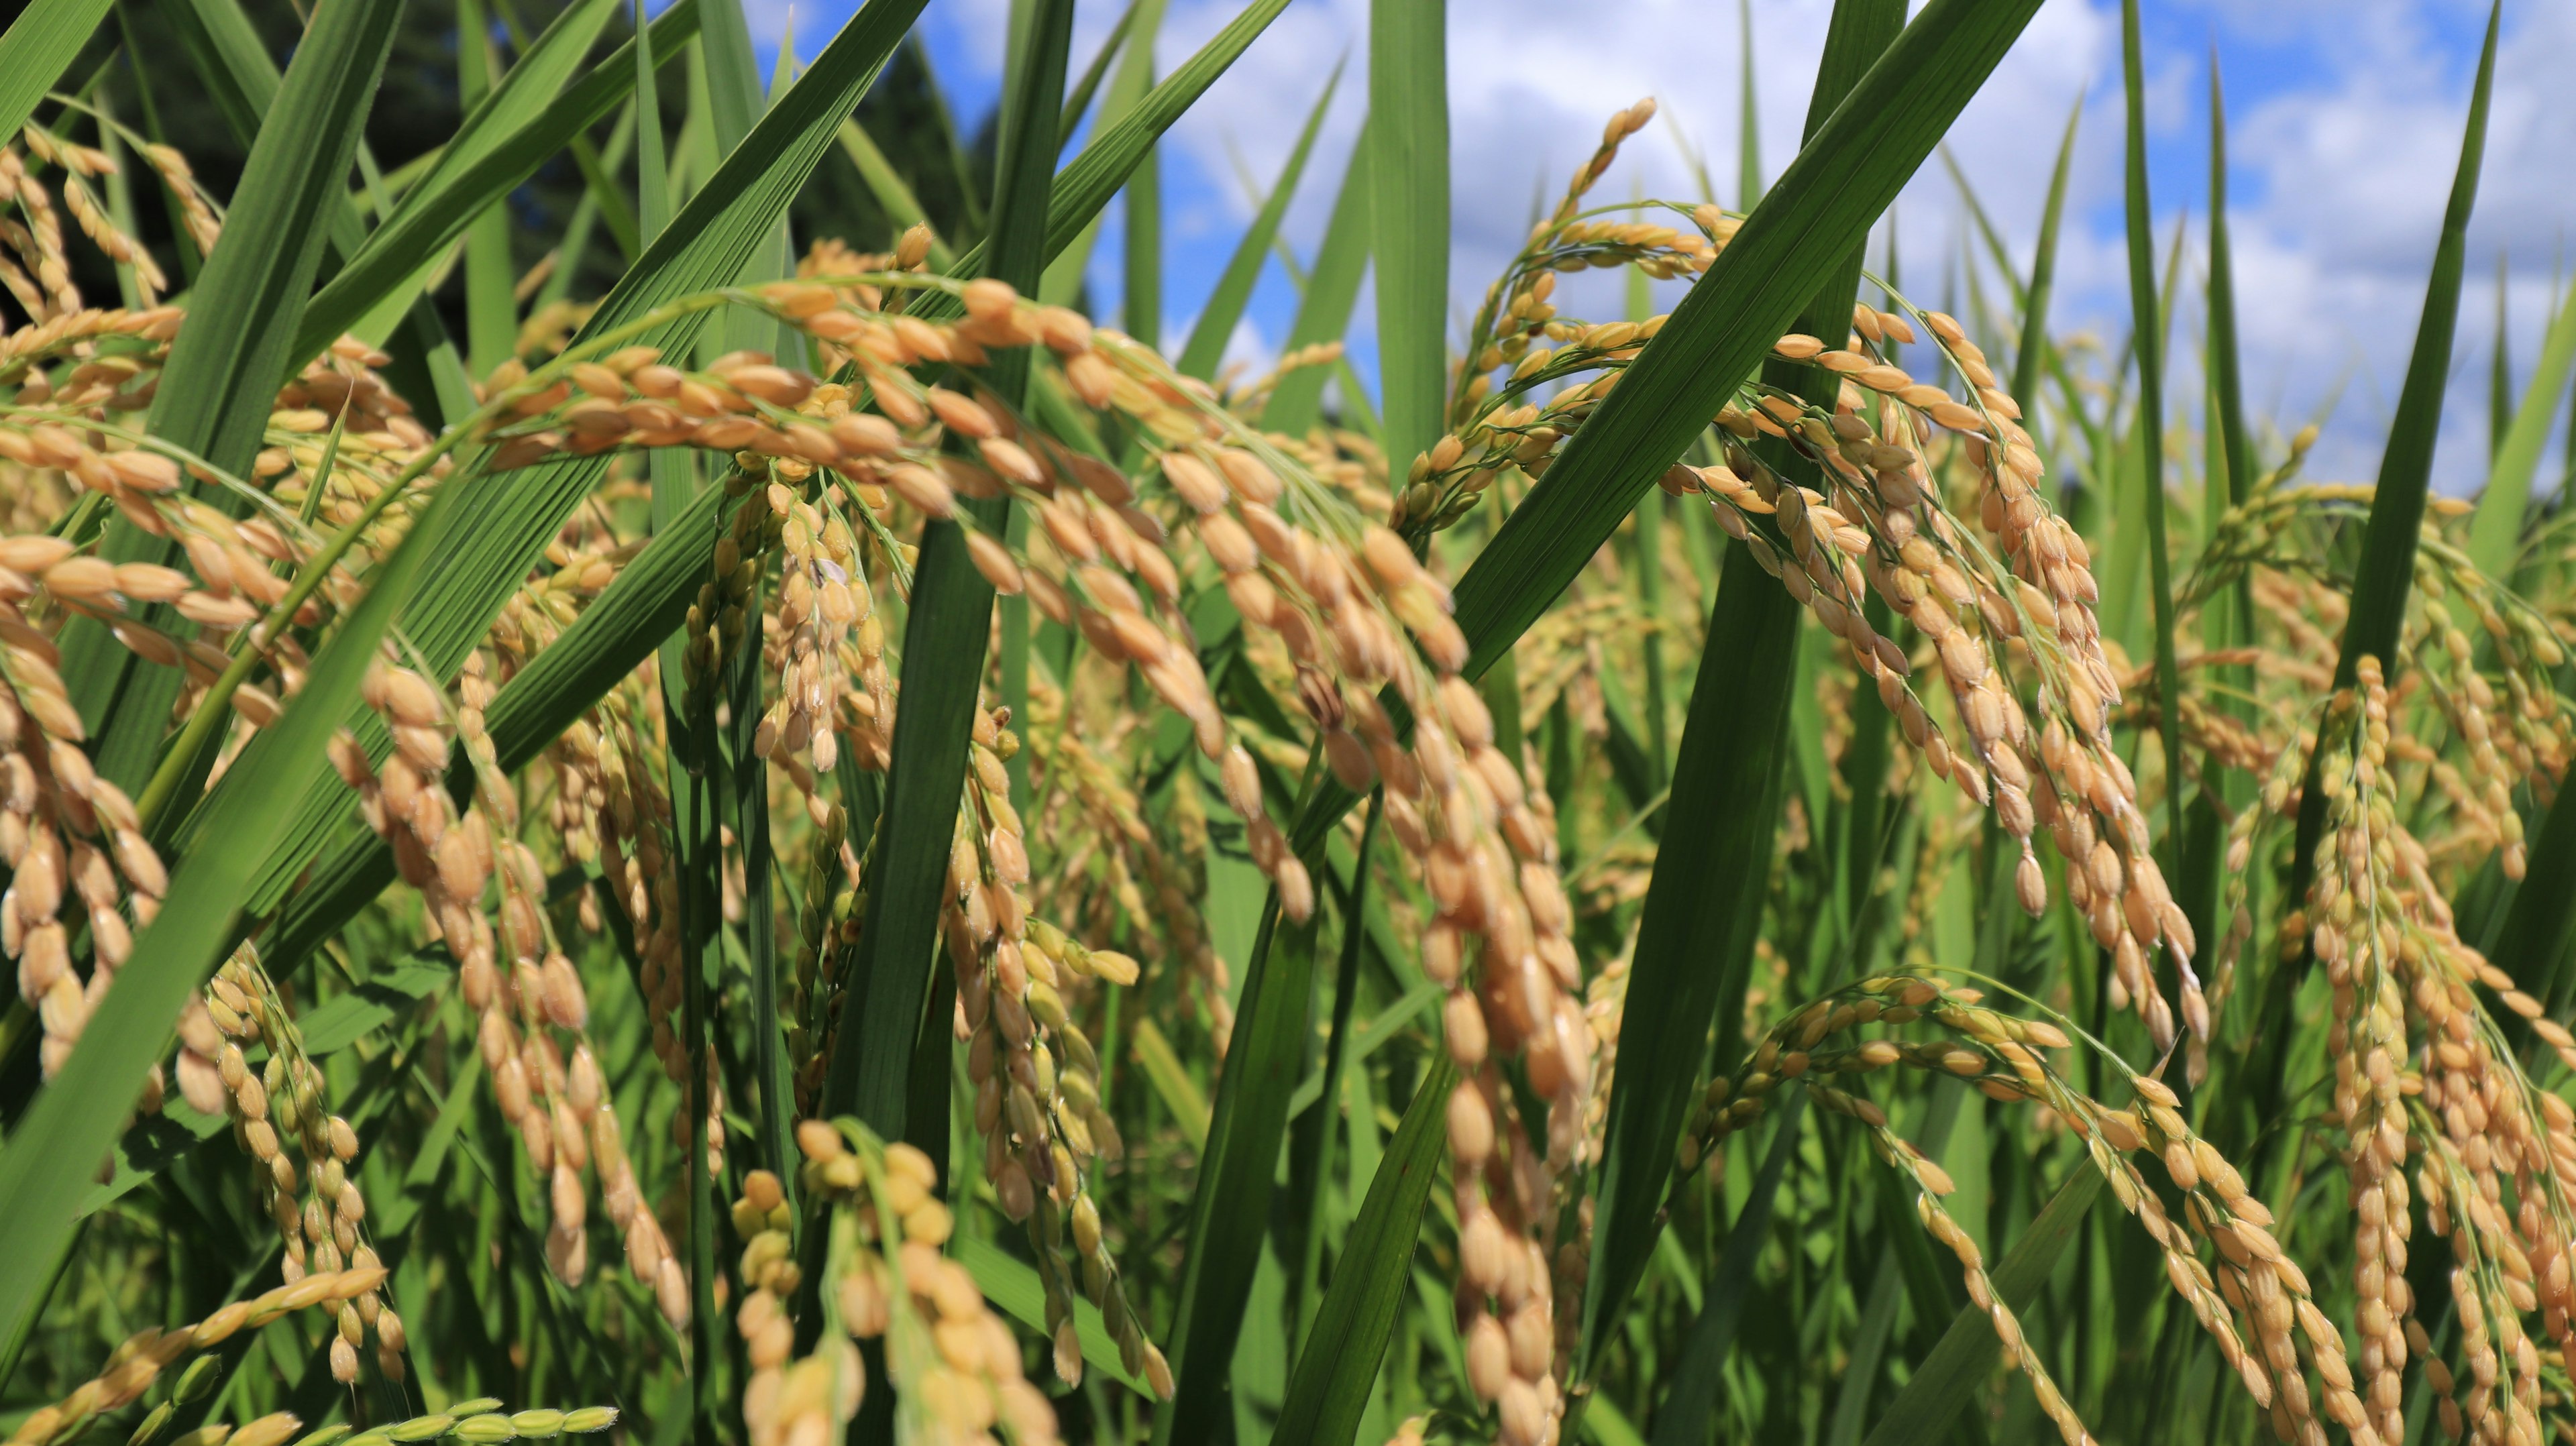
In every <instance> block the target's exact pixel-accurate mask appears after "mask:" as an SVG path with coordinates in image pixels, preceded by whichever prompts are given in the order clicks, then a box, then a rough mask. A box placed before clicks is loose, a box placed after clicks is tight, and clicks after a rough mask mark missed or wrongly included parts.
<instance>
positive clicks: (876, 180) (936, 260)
mask: <svg viewBox="0 0 2576 1446" xmlns="http://www.w3.org/2000/svg"><path fill="white" fill-rule="evenodd" d="M840 136H841V150H842V153H843V154H845V155H847V156H848V157H849V158H850V164H851V166H852V167H854V168H856V169H857V171H858V173H859V181H860V183H861V184H863V185H865V186H866V187H867V188H868V194H869V195H871V196H873V197H875V198H876V203H877V206H878V208H879V209H880V210H882V211H884V212H885V213H886V219H887V220H889V221H891V222H893V223H894V229H895V232H896V234H897V235H900V234H902V233H903V232H904V231H905V230H907V229H908V228H910V227H914V226H926V225H928V224H929V223H930V213H929V212H928V211H925V210H923V209H922V206H921V198H920V197H918V196H916V195H914V194H913V192H912V187H911V186H909V185H906V184H905V183H904V179H903V174H902V172H900V171H897V170H896V169H895V168H894V162H892V161H890V160H888V159H886V153H885V151H884V150H883V149H882V148H881V147H879V146H878V145H877V143H876V138H875V137H873V136H871V135H869V134H868V133H867V130H866V129H865V128H864V127H862V126H861V125H860V124H859V122H858V119H857V118H856V117H851V118H850V119H847V120H844V121H842V122H841V132H840ZM956 261H957V253H956V252H954V251H952V250H950V249H949V247H948V243H947V242H945V241H943V240H940V239H939V237H938V236H937V235H935V234H934V235H933V236H932V237H931V238H930V264H931V265H933V266H936V267H938V268H940V269H941V270H943V271H945V270H947V269H948V268H949V267H950V266H953V265H955V264H956Z"/></svg>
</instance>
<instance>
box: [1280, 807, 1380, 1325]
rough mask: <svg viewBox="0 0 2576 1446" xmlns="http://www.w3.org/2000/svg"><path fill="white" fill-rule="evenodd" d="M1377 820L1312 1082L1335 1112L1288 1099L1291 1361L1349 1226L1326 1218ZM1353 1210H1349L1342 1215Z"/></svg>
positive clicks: (1361, 859) (1350, 910) (1359, 869)
mask: <svg viewBox="0 0 2576 1446" xmlns="http://www.w3.org/2000/svg"><path fill="white" fill-rule="evenodd" d="M1378 815H1379V808H1378V806H1377V804H1375V803H1372V804H1371V805H1370V807H1369V813H1368V819H1367V822H1366V823H1365V824H1364V825H1363V826H1362V827H1361V830H1360V843H1359V847H1358V849H1357V850H1356V851H1355V857H1354V859H1353V861H1352V867H1351V871H1350V872H1351V892H1350V893H1349V894H1347V895H1345V896H1344V897H1343V901H1342V907H1341V914H1342V938H1341V957H1340V958H1339V959H1338V960H1337V961H1336V964H1335V968H1334V972H1333V1023H1332V1027H1331V1029H1330V1030H1328V1031H1327V1032H1326V1033H1325V1036H1324V1051H1323V1067H1322V1069H1321V1070H1319V1071H1318V1072H1317V1074H1316V1075H1315V1076H1313V1077H1311V1082H1312V1083H1313V1084H1314V1086H1315V1090H1314V1093H1313V1095H1312V1097H1311V1100H1312V1101H1321V1100H1330V1101H1332V1104H1331V1105H1329V1106H1326V1107H1324V1108H1321V1109H1315V1110H1314V1111H1313V1113H1311V1114H1309V1113H1305V1112H1303V1111H1301V1110H1299V1109H1298V1107H1297V1102H1298V1101H1299V1100H1301V1099H1308V1098H1309V1097H1308V1095H1307V1091H1306V1087H1305V1084H1304V1083H1302V1082H1301V1083H1300V1084H1299V1085H1298V1087H1297V1092H1296V1094H1294V1095H1291V1096H1290V1097H1289V1115H1288V1118H1289V1136H1288V1191H1289V1199H1290V1201H1291V1204H1290V1208H1291V1209H1292V1210H1294V1211H1296V1213H1297V1219H1298V1231H1297V1234H1296V1236H1295V1237H1293V1238H1294V1239H1295V1241H1296V1245H1297V1251H1296V1259H1295V1260H1294V1261H1292V1262H1290V1263H1291V1264H1292V1266H1293V1267H1294V1269H1295V1272H1296V1273H1295V1274H1294V1275H1293V1276H1292V1277H1290V1279H1289V1282H1288V1285H1289V1291H1290V1296H1289V1300H1290V1305H1289V1309H1288V1310H1287V1311H1286V1312H1284V1314H1285V1316H1286V1318H1287V1321H1288V1324H1289V1327H1290V1329H1289V1332H1288V1349H1289V1351H1290V1353H1291V1359H1292V1361H1293V1360H1294V1359H1295V1354H1296V1353H1298V1352H1302V1351H1303V1350H1304V1349H1305V1347H1306V1344H1307V1342H1308V1341H1309V1340H1310V1339H1312V1337H1311V1335H1310V1332H1309V1329H1308V1328H1309V1327H1311V1326H1312V1325H1313V1324H1314V1321H1315V1312H1316V1309H1317V1307H1318V1306H1319V1304H1320V1303H1321V1301H1322V1299H1323V1289H1324V1281H1323V1262H1324V1236H1325V1235H1326V1233H1327V1225H1328V1223H1330V1224H1338V1223H1340V1220H1341V1218H1342V1217H1341V1216H1339V1215H1336V1217H1335V1219H1334V1220H1333V1221H1331V1222H1327V1220H1326V1219H1325V1216H1326V1214H1327V1213H1328V1212H1331V1211H1332V1208H1333V1207H1332V1199H1331V1189H1330V1181H1331V1177H1332V1168H1333V1149H1334V1146H1335V1144H1336V1143H1338V1137H1339V1136H1340V1134H1341V1125H1342V1120H1341V1104H1342V1072H1343V1071H1344V1070H1345V1069H1347V1068H1348V1067H1349V1063H1350V1055H1351V1050H1352V1040H1351V1014H1352V1012H1353V1011H1354V1010H1355V1009H1356V1008H1357V1007H1358V1004H1359V992H1360V961H1361V959H1362V958H1363V957H1365V955H1366V954H1367V952H1368V948H1367V941H1368V892H1369V889H1368V885H1369V874H1370V867H1369V851H1370V849H1371V848H1372V847H1373V846H1374V845H1375V844H1376V842H1377V825H1378ZM1336 872H1338V870H1336ZM1310 1103H1311V1101H1310ZM1356 1124H1357V1122H1355V1125H1356ZM1348 1208H1349V1206H1348V1205H1347V1203H1346V1204H1345V1205H1344V1206H1343V1210H1344V1211H1347V1210H1348ZM1343 1344H1345V1345H1347V1344H1348V1342H1346V1341H1345V1342H1343Z"/></svg>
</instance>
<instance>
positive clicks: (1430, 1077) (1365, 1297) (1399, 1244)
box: [1270, 1055, 1457, 1446]
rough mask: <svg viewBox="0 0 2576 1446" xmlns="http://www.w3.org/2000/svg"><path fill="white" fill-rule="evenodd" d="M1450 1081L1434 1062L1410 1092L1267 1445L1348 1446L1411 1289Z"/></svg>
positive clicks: (1442, 1060)
mask: <svg viewBox="0 0 2576 1446" xmlns="http://www.w3.org/2000/svg"><path fill="white" fill-rule="evenodd" d="M1456 1078H1457V1076H1456V1072H1455V1070H1454V1069H1453V1068H1452V1067H1451V1065H1450V1063H1449V1060H1448V1058H1447V1057H1446V1056H1445V1055H1444V1056H1438V1057H1435V1058H1434V1059H1433V1060H1432V1063H1431V1067H1430V1069H1428V1070H1427V1071H1425V1072H1424V1074H1423V1077H1422V1082H1421V1083H1420V1084H1419V1085H1416V1086H1415V1087H1414V1091H1413V1103H1412V1104H1411V1105H1409V1106H1407V1107H1406V1108H1405V1111H1404V1123H1403V1124H1402V1125H1400V1126H1398V1127H1397V1129H1396V1132H1395V1138H1394V1139H1392V1140H1390V1141H1388V1142H1387V1147H1386V1153H1385V1154H1384V1155H1383V1156H1381V1157H1380V1158H1379V1160H1378V1167H1377V1176H1376V1178H1375V1179H1373V1180H1371V1181H1370V1182H1369V1190H1368V1199H1367V1201H1366V1202H1365V1203H1363V1204H1362V1205H1361V1206H1360V1213H1359V1217H1358V1218H1357V1219H1355V1220H1353V1221H1352V1222H1351V1230H1350V1234H1349V1235H1348V1236H1347V1237H1346V1238H1345V1239H1344V1240H1343V1243H1342V1252H1341V1255H1340V1256H1339V1258H1338V1259H1337V1260H1336V1261H1335V1262H1334V1266H1333V1287H1332V1289H1331V1290H1329V1291H1326V1292H1325V1294H1324V1302H1323V1307H1322V1309H1321V1310H1320V1311H1319V1312H1318V1313H1317V1315H1316V1317H1315V1324H1314V1328H1313V1330H1312V1331H1311V1332H1310V1333H1309V1335H1308V1337H1307V1342H1306V1347H1305V1349H1303V1350H1300V1351H1299V1352H1298V1355H1297V1369H1296V1373H1295V1374H1294V1375H1293V1376H1291V1377H1290V1378H1289V1381H1288V1398H1287V1402H1286V1404H1285V1405H1284V1406H1282V1407H1281V1409H1280V1413H1279V1424H1278V1425H1277V1426H1276V1427H1274V1428H1273V1429H1272V1432H1271V1436H1270V1440H1271V1446H1350V1442H1351V1440H1352V1438H1353V1436H1354V1434H1355V1433H1356V1432H1357V1431H1358V1429H1359V1424H1360V1416H1361V1414H1362V1413H1363V1412H1364V1411H1365V1410H1366V1409H1367V1407H1368V1398H1369V1391H1370V1390H1371V1389H1372V1388H1373V1387H1375V1386H1376V1384H1377V1375H1378V1365H1379V1362H1380V1361H1381V1360H1383V1359H1384V1358H1385V1355H1386V1343H1387V1337H1388V1335H1389V1334H1390V1333H1392V1332H1393V1330H1394V1328H1395V1323H1396V1319H1397V1317H1398V1315H1399V1314H1401V1312H1402V1311H1403V1308H1404V1299H1405V1296H1406V1295H1407V1294H1409V1293H1410V1290H1411V1286H1412V1275H1413V1271H1412V1264H1413V1251H1414V1245H1415V1242H1416V1241H1417V1240H1418V1239H1419V1238H1420V1236H1421V1234H1422V1214H1423V1207H1424V1204H1425V1202H1426V1201H1427V1200H1428V1199H1429V1197H1430V1194H1431V1186H1432V1184H1433V1182H1435V1181H1436V1180H1438V1179H1439V1178H1440V1166H1441V1163H1442V1160H1443V1157H1444V1156H1445V1155H1446V1154H1447V1153H1448V1145H1449V1132H1448V1105H1449V1092H1450V1088H1451V1086H1452V1085H1453V1084H1454V1083H1455V1081H1456Z"/></svg>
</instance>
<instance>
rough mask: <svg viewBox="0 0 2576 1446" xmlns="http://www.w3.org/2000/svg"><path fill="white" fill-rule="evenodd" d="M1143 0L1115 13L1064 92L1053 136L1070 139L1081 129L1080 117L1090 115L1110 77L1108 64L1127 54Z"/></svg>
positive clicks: (1133, 1) (1128, 4)
mask: <svg viewBox="0 0 2576 1446" xmlns="http://www.w3.org/2000/svg"><path fill="white" fill-rule="evenodd" d="M1144 4H1145V0H1127V8H1126V9H1124V10H1121V11H1119V12H1118V20H1117V22H1116V23H1115V24H1113V25H1111V26H1110V27H1109V33H1108V34H1107V35H1104V36H1102V37H1100V48H1099V49H1098V50H1097V51H1094V52H1093V53H1092V56H1091V63H1090V64H1089V65H1086V66H1084V67H1083V68H1082V78H1081V79H1080V80H1077V81H1075V82H1074V83H1073V89H1072V90H1070V91H1068V92H1066V93H1065V97H1064V110H1063V112H1062V113H1061V114H1060V116H1059V118H1058V119H1057V121H1056V123H1055V133H1056V134H1057V135H1059V136H1071V135H1072V134H1073V133H1074V132H1075V131H1076V130H1078V129H1080V128H1081V126H1082V118H1083V117H1084V116H1086V115H1088V114H1090V112H1091V101H1092V98H1093V97H1094V96H1096V95H1098V94H1099V93H1100V83H1101V82H1102V81H1104V80H1107V79H1108V78H1109V62H1110V61H1112V60H1114V59H1116V58H1118V57H1119V56H1121V55H1124V54H1125V53H1126V51H1125V45H1126V41H1127V32H1128V31H1129V30H1131V29H1133V28H1134V27H1135V24H1136V12H1137V11H1138V10H1139V9H1141V8H1142V7H1143V6H1144Z"/></svg>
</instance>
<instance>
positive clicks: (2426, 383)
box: [2257, 0, 2504, 1118]
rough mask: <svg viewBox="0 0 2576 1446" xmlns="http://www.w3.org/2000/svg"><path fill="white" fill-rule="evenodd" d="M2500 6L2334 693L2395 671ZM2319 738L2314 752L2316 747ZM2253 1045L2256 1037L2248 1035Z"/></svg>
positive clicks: (2376, 497)
mask: <svg viewBox="0 0 2576 1446" xmlns="http://www.w3.org/2000/svg"><path fill="white" fill-rule="evenodd" d="M2503 14H2504V7H2503V5H2502V3H2501V0H2498V3H2497V4H2495V5H2493V6H2491V7H2490V8H2489V10H2488V12H2487V34H2486V45H2485V48H2484V49H2482V50H2481V51H2480V52H2479V55H2478V78H2477V84H2476V87H2475V88H2474V89H2473V90H2472V91H2471V93H2470V97H2469V119H2468V125H2467V127H2466V129H2465V130H2464V131H2463V133H2462V135H2461V138H2460V164H2459V169H2458V171H2457V172H2455V173H2454V174H2453V176H2452V178H2451V199H2450V202H2449V204H2448V205H2447V206H2446V207H2445V208H2444V210H2443V213H2442V234H2441V239H2440V240H2439V241H2437V242H2436V243H2435V245H2434V248H2433V270H2432V275H2431V276H2430V277H2429V278H2428V279H2427V281H2426V284H2425V288H2424V313H2423V317H2422V319H2421V320H2420V321H2418V322H2417V323H2416V328H2415V349H2414V353H2413V355H2412V356H2411V357H2410V358H2409V359H2408V361H2407V363H2406V381H2405V384H2404V385H2403V386H2402V387H2401V388H2400V389H2399V391H2398V394H2397V410H2396V413H2395V416H2394V418H2393V419H2392V420H2391V421H2390V423H2389V428H2388V442H2387V447H2386V450H2385V451H2383V452H2382V453H2381V456H2380V462H2379V485H2378V488H2377V489H2376V491H2375V492H2374V493H2373V495H2372V498H2371V504H2370V521H2369V524H2368V525H2367V526H2366V527H2364V528H2363V530H2362V537H2361V564H2360V568H2359V571H2358V572H2357V573H2356V574H2355V575H2354V578H2353V593H2352V612H2351V614H2350V616H2348V617H2347V618H2346V619H2345V622H2344V631H2343V646H2342V649H2341V651H2340V653H2339V654H2338V655H2337V657H2336V659H2335V678H2334V684H2335V686H2336V687H2337V688H2348V687H2350V686H2352V682H2353V679H2354V678H2355V677H2357V676H2359V670H2360V667H2361V660H2362V658H2363V657H2364V656H2369V657H2375V658H2378V659H2379V660H2380V663H2381V666H2382V667H2383V668H2385V669H2386V671H2387V675H2388V677H2389V679H2390V680H2391V681H2392V682H2393V681H2395V679H2396V676H2397V674H2398V672H2399V670H2400V668H2401V666H2402V664H2403V662H2404V660H2403V659H2402V658H2400V657H2399V656H2398V654H2397V641H2398V636H2399V633H2400V631H2401V629H2402V628H2403V626H2404V624H2405V621H2406V594H2407V590H2408V588H2409V587H2411V586H2412V585H2413V582H2414V574H2415V539H2416V537H2417V535H2418V534H2419V533H2420V531H2421V530H2422V528H2423V525H2424V498H2425V494H2426V493H2427V491H2428V490H2429V489H2430V488H2431V486H2432V481H2433V443H2434V441H2435V439H2436V437H2437V436H2438V435H2439V433H2440V431H2441V425H2442V398H2443V396H2444V394H2445V393H2446V392H2447V391H2448V390H2449V387H2450V373H2451V343H2452V339H2453V334H2454V332H2455V331H2456V330H2457V329H2458V326H2459V319H2460V282H2461V278H2462V275H2463V273H2464V272H2465V270H2466V265H2467V256H2468V231H2469V213H2470V211H2471V210H2472V209H2474V208H2475V206H2476V203H2477V195H2478V170H2479V168H2480V166H2481V164H2482V163H2483V162H2484V159H2485V156H2486V140H2487V108H2488V102H2489V100H2490V99H2491V98H2492V96H2493V94H2494V89H2495V58H2496V38H2497V34H2498V31H2499V28H2500V26H2501V24H2502V20H2503ZM2324 745H2325V739H2324V738H2323V737H2320V738H2319V740H2318V744H2317V746H2318V747H2319V748H2322V747H2323V746H2324ZM2316 768H2317V759H2316V754H2315V753H2313V752H2312V753H2310V755H2309V757H2308V765H2307V771H2308V777H2309V780H2310V783H2311V784H2313V782H2314V780H2315V776H2316ZM2325 824H2326V799H2325V794H2324V792H2323V791H2322V790H2320V789H2318V788H2315V787H2313V786H2311V787H2309V788H2307V789H2306V790H2304V792H2303V795H2302V797H2301V798H2300V801H2299V827H2298V836H2297V839H2296V841H2295V843H2294V845H2293V852H2292V854H2291V857H2290V892H2289V894H2288V897H2290V898H2293V899H2304V898H2306V897H2307V894H2308V880H2309V878H2310V877H2311V874H2312V872H2313V870H2314V867H2315V858H2316V849H2317V840H2318V839H2319V838H2320V837H2321V836H2322V835H2323V834H2324V832H2325ZM2306 972H2307V970H2306V967H2305V961H2304V960H2301V961H2292V962H2291V963H2289V964H2286V965H2285V966H2284V967H2281V968H2276V969H2274V970H2273V971H2272V974H2271V982H2270V987H2269V988H2268V989H2267V990H2266V991H2265V993H2264V996H2263V1012H2262V1015H2261V1019H2260V1021H2258V1030H2259V1028H2260V1025H2261V1024H2262V1023H2268V1022H2272V1021H2277V1020H2279V1019H2280V1018H2281V1017H2282V1015H2283V1013H2284V1011H2286V1010H2287V1009H2288V1007H2289V1003H2290V997H2291V992H2292V990H2293V989H2295V988H2296V986H2297V984H2298V982H2299V980H2300V979H2301V978H2302V977H2304V976H2305V974H2306ZM2257 1037H2258V1038H2263V1037H2265V1036H2263V1035H2261V1034H2260V1033H2258V1035H2257ZM2269 1053H2270V1055H2271V1068H2270V1069H2269V1070H2268V1071H2262V1070H2258V1071H2257V1077H2258V1079H2266V1080H2267V1081H2268V1084H2269V1092H2268V1096H2267V1097H2266V1098H2264V1099H2263V1100H2260V1101H2258V1103H2257V1111H2258V1113H2257V1118H2262V1117H2263V1115H2264V1111H2265V1110H2266V1108H2267V1107H2268V1106H2269V1105H2270V1104H2272V1103H2273V1102H2276V1101H2277V1100H2278V1099H2279V1098H2280V1094H2281V1089H2282V1084H2283V1081H2282V1078H2281V1071H2282V1070H2284V1069H2286V1068H2287V1067H2288V1061H2289V1054H2288V1051H2287V1050H2284V1049H2279V1048H2272V1049H2270V1050H2269Z"/></svg>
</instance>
